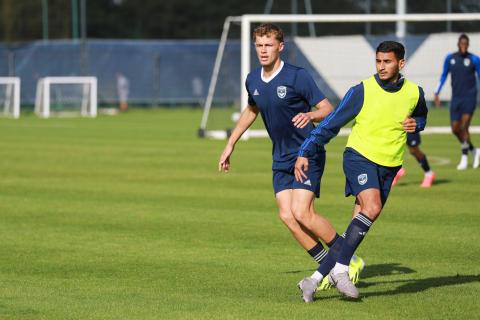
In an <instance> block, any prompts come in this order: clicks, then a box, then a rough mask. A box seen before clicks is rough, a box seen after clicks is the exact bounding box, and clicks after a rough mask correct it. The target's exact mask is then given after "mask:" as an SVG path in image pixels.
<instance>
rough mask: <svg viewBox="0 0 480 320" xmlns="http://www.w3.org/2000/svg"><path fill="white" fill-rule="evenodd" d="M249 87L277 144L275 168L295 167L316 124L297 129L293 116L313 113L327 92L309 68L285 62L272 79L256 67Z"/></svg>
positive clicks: (250, 98) (251, 98)
mask: <svg viewBox="0 0 480 320" xmlns="http://www.w3.org/2000/svg"><path fill="white" fill-rule="evenodd" d="M245 86H246V88H247V91H248V104H249V105H251V106H256V107H257V108H258V109H259V110H260V114H261V115H262V119H263V123H264V124H265V128H266V129H267V131H268V135H269V136H270V139H271V140H272V143H273V146H272V158H273V164H272V169H273V170H281V169H291V167H292V165H293V164H294V163H295V160H296V158H297V154H298V150H299V148H300V146H301V144H302V143H303V141H304V140H305V139H306V138H307V137H308V136H309V134H310V131H312V130H313V129H314V128H315V126H314V125H313V124H312V123H309V124H308V125H307V126H305V127H304V128H302V129H300V128H296V127H295V126H294V125H293V122H292V118H293V117H294V116H295V115H297V114H298V113H300V112H309V111H310V110H311V107H312V106H315V105H317V104H318V103H319V102H320V101H322V100H323V99H325V95H324V94H323V93H322V92H321V91H320V89H319V88H318V87H317V85H316V84H315V81H314V80H313V78H312V77H311V76H310V75H309V74H308V72H307V71H306V70H305V69H303V68H299V67H296V66H293V65H291V64H288V63H284V62H283V61H282V62H281V66H280V68H279V70H278V71H277V72H275V74H273V75H272V77H270V78H269V79H262V67H259V68H257V69H255V70H253V71H252V72H250V73H249V74H248V76H247V80H246V82H245Z"/></svg>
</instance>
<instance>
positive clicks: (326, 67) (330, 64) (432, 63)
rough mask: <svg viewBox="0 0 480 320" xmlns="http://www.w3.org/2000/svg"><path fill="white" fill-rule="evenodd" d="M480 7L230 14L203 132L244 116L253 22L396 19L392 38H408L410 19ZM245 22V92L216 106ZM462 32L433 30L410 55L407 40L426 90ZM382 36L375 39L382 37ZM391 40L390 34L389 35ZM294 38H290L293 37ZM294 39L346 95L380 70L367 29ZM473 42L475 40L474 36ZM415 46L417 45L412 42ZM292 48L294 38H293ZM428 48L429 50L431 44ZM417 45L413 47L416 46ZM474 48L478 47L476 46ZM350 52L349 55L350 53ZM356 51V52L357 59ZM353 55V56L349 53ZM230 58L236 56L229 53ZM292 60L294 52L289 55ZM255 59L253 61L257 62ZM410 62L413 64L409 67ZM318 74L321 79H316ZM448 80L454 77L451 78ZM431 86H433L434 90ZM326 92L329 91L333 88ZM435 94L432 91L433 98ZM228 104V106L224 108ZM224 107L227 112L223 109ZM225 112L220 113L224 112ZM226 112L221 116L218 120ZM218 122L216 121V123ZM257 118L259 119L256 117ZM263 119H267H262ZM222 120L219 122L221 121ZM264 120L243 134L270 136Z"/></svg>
mask: <svg viewBox="0 0 480 320" xmlns="http://www.w3.org/2000/svg"><path fill="white" fill-rule="evenodd" d="M479 20H480V13H468V14H464V13H453V14H433V13H427V14H405V13H402V14H344V15H339V14H313V15H274V14H273V15H243V16H239V17H228V18H227V19H226V20H225V24H224V28H223V33H222V37H221V39H220V44H219V47H218V51H217V58H216V61H215V65H214V69H213V72H212V76H211V80H210V86H209V90H208V95H207V98H206V99H205V105H204V112H203V117H202V120H201V124H200V128H199V130H198V134H199V136H200V137H208V138H218V139H225V138H226V137H228V135H229V133H230V132H231V131H230V130H231V128H232V127H233V126H234V125H235V123H234V120H235V119H237V118H238V114H239V112H241V111H242V110H243V109H244V108H245V106H246V105H247V99H248V96H247V92H246V90H245V88H244V83H245V79H246V77H247V75H248V73H249V72H250V70H251V67H252V65H253V64H254V63H255V61H251V59H252V57H253V46H252V44H251V36H252V35H251V31H252V24H259V23H264V22H272V23H385V22H395V23H396V25H397V33H396V35H390V36H385V37H384V38H388V39H392V38H393V39H404V38H406V33H405V29H406V28H405V23H406V22H423V23H428V22H433V21H479ZM234 23H236V24H239V25H240V27H241V31H240V34H241V36H240V46H241V53H240V59H239V60H238V58H237V61H238V62H239V66H240V77H239V79H238V84H237V85H238V87H239V88H240V90H239V92H240V97H239V98H238V99H237V103H236V104H237V105H236V106H234V107H230V108H225V107H224V108H213V109H217V110H215V112H212V111H214V110H213V109H212V104H213V99H214V97H215V96H216V92H215V91H216V88H217V84H218V86H221V85H223V83H224V81H222V79H221V76H222V72H221V66H222V60H224V59H225V57H224V55H225V52H226V49H227V48H228V46H227V39H228V33H229V30H230V25H231V24H234ZM456 37H458V35H456V34H437V35H434V36H430V37H428V38H427V40H426V41H424V42H423V43H422V44H421V49H422V50H417V51H416V53H415V54H414V56H413V58H414V59H413V60H412V59H411V58H412V56H411V55H410V56H409V47H408V46H407V60H409V62H408V63H407V68H406V69H405V74H406V76H407V77H409V79H411V80H412V81H415V82H417V83H419V84H420V85H422V87H423V88H424V90H425V92H426V95H430V96H431V95H433V88H434V86H435V85H436V83H437V82H438V79H439V78H440V72H441V66H442V64H443V59H444V57H445V56H446V54H447V53H448V52H449V51H454V50H455V49H456V48H455V43H456ZM378 39H379V37H377V38H376V39H375V40H376V41H378ZM385 40H387V39H385ZM287 42H288V41H287ZM289 42H291V43H292V44H293V47H294V48H297V49H299V51H298V52H299V53H301V54H302V56H304V58H305V61H308V63H309V65H311V67H312V69H313V70H315V71H316V72H317V73H318V74H319V78H321V79H319V80H318V81H324V82H325V83H324V87H326V88H327V89H328V91H330V93H331V94H330V96H332V95H333V96H335V98H336V99H337V100H338V99H341V98H342V96H343V94H344V93H345V92H346V90H348V88H349V87H350V86H353V85H355V84H357V83H358V82H359V81H361V80H363V79H365V78H367V77H368V76H370V75H372V74H373V73H375V67H374V58H373V57H374V53H375V51H374V48H373V46H372V44H371V43H369V42H368V40H367V39H366V38H365V37H364V36H363V35H353V36H335V37H327V36H325V37H318V38H299V37H296V38H293V39H290V40H289ZM472 43H473V41H472ZM412 47H414V46H413V45H412ZM287 48H288V43H287ZM427 48H428V49H429V50H427ZM412 51H413V50H412ZM472 51H473V50H472ZM346 55H348V57H345V56H346ZM352 57H354V58H353V59H352ZM345 58H348V59H345ZM227 59H232V58H231V57H230V58H227ZM287 61H288V58H287ZM252 62H253V63H252ZM409 65H410V66H412V67H410V68H409ZM316 80H317V79H316ZM447 85H448V83H447ZM430 87H433V88H432V89H431V90H430ZM324 93H325V94H326V95H327V96H329V94H328V93H327V92H325V91H324ZM430 96H426V98H427V99H430V98H431V97H430ZM220 109H222V110H220ZM218 111H222V112H218ZM219 114H220V116H217V115H219ZM220 117H223V118H222V120H221V121H218V119H219V118H220ZM214 122H216V123H215V126H214V125H212V123H214ZM256 122H257V123H258V122H259V121H256ZM260 122H261V121H260ZM217 123H219V125H217ZM260 126H261V125H259V124H255V125H254V127H252V128H251V129H250V130H247V132H245V133H244V135H243V138H246V139H248V138H249V137H266V136H267V133H266V131H265V130H264V129H262V128H259V127H260Z"/></svg>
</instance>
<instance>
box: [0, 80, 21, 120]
mask: <svg viewBox="0 0 480 320" xmlns="http://www.w3.org/2000/svg"><path fill="white" fill-rule="evenodd" d="M0 102H1V104H2V106H3V116H5V117H10V118H14V119H18V118H19V117H20V78H18V77H0Z"/></svg>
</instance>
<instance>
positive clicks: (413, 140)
mask: <svg viewBox="0 0 480 320" xmlns="http://www.w3.org/2000/svg"><path fill="white" fill-rule="evenodd" d="M420 143H422V140H421V139H420V132H417V133H407V146H409V147H416V146H419V145H420Z"/></svg>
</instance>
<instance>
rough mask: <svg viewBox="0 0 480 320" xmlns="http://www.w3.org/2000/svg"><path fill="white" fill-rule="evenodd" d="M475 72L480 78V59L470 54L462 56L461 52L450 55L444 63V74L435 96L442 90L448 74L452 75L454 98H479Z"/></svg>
mask: <svg viewBox="0 0 480 320" xmlns="http://www.w3.org/2000/svg"><path fill="white" fill-rule="evenodd" d="M475 72H476V73H477V74H478V76H479V77H480V58H479V57H478V56H476V55H474V54H472V53H470V52H467V53H466V54H464V55H462V54H461V53H460V52H455V53H450V54H448V55H447V57H446V58H445V61H444V63H443V72H442V75H441V76H440V82H439V83H438V85H437V88H436V89H435V94H439V93H440V91H441V90H442V87H443V85H444V84H445V81H446V80H447V76H448V73H451V75H452V98H464V97H468V98H470V97H474V98H476V96H477V81H476V79H475Z"/></svg>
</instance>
